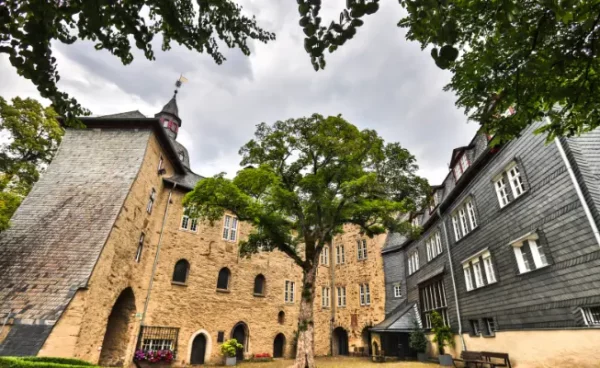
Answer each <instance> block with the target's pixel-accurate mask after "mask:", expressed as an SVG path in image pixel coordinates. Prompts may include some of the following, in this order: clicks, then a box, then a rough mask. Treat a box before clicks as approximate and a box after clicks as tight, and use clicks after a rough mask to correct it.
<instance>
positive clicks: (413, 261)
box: [408, 249, 419, 275]
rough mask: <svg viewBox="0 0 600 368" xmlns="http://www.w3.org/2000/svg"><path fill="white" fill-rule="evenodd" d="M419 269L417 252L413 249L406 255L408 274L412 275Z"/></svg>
mask: <svg viewBox="0 0 600 368" xmlns="http://www.w3.org/2000/svg"><path fill="white" fill-rule="evenodd" d="M418 269H419V250H418V249H415V250H414V251H413V252H412V253H410V254H409V255H408V274H409V275H412V274H413V273H415V272H417V270H418Z"/></svg>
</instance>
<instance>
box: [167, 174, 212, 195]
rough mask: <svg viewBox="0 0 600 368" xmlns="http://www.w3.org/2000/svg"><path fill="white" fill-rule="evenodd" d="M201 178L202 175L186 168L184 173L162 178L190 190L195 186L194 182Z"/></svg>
mask: <svg viewBox="0 0 600 368" xmlns="http://www.w3.org/2000/svg"><path fill="white" fill-rule="evenodd" d="M201 179H204V177H203V176H201V175H198V174H196V173H194V172H193V171H191V170H186V173H185V174H175V175H173V176H171V177H170V178H164V179H163V180H164V181H165V182H167V183H170V184H177V186H178V187H183V188H185V189H189V190H192V189H194V187H195V186H196V183H198V182H199V181H200V180H201Z"/></svg>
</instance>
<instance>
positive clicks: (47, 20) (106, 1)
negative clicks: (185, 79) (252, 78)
mask: <svg viewBox="0 0 600 368" xmlns="http://www.w3.org/2000/svg"><path fill="white" fill-rule="evenodd" d="M158 34H160V35H161V36H162V49H163V50H168V49H170V47H171V42H172V41H175V42H177V43H178V44H180V45H183V46H185V47H187V48H188V49H190V50H195V51H197V52H201V53H202V52H206V53H208V54H209V55H211V56H212V57H213V59H214V60H215V62H216V63H217V64H221V63H222V62H223V60H225V57H224V56H223V54H222V53H221V52H220V51H219V47H218V44H217V41H218V40H220V41H222V42H224V43H225V44H226V45H227V46H228V47H237V48H239V49H240V50H241V51H242V52H243V53H244V54H246V55H249V54H250V48H249V47H248V44H247V41H248V39H249V38H250V39H255V40H259V41H262V42H267V41H269V40H274V39H275V35H274V34H273V33H270V32H266V31H264V30H262V29H261V28H260V27H258V26H257V24H256V20H255V19H254V18H252V17H247V16H244V15H243V14H242V9H241V7H240V6H238V5H236V4H235V2H234V1H231V0H196V1H195V2H194V1H193V0H178V1H170V0H169V1H165V0H128V1H115V0H94V1H91V0H0V54H7V55H8V56H9V60H10V63H11V64H12V65H13V66H14V67H15V68H16V70H17V72H18V73H19V75H21V76H23V77H25V78H27V79H29V80H31V81H32V82H33V84H35V85H36V86H37V88H38V91H39V92H40V95H41V96H42V97H45V98H48V99H50V101H52V103H53V107H54V108H55V110H56V111H57V112H58V113H59V114H60V115H62V116H65V117H67V120H68V121H73V120H72V118H73V117H75V116H81V115H86V114H88V113H89V112H88V111H87V110H86V109H84V108H83V107H82V106H81V105H80V104H79V103H78V102H77V101H76V100H75V99H74V98H71V97H69V96H68V95H67V94H66V93H64V92H61V91H60V90H59V89H58V87H57V86H56V83H57V82H58V80H59V75H58V72H57V70H56V59H55V58H54V57H53V56H52V46H53V43H55V42H57V41H58V42H62V43H65V44H72V43H74V42H75V41H76V40H77V39H82V40H90V41H92V42H94V43H95V47H96V49H97V50H100V49H105V50H108V51H109V52H110V53H112V54H113V55H115V56H117V57H118V58H120V59H121V61H122V62H123V64H129V63H131V61H132V60H133V54H132V53H131V43H132V41H133V42H134V44H135V46H136V47H137V48H138V49H140V50H142V51H143V52H144V56H145V57H146V58H147V59H149V60H153V59H154V51H153V49H152V40H153V38H154V36H156V35H158Z"/></svg>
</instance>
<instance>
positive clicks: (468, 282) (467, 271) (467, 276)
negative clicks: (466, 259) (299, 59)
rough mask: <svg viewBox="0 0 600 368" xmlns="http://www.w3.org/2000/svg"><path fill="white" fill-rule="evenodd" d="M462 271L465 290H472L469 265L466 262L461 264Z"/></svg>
mask: <svg viewBox="0 0 600 368" xmlns="http://www.w3.org/2000/svg"><path fill="white" fill-rule="evenodd" d="M463 272H464V274H465V285H466V287H467V291H471V290H473V276H472V274H471V265H470V264H468V263H465V264H463Z"/></svg>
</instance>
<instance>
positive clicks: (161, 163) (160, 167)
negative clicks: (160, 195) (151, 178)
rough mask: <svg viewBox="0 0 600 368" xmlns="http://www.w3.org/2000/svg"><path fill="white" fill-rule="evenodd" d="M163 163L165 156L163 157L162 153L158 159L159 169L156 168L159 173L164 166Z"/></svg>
mask: <svg viewBox="0 0 600 368" xmlns="http://www.w3.org/2000/svg"><path fill="white" fill-rule="evenodd" d="M163 163H164V160H163V157H162V155H160V159H159V160H158V169H156V171H158V173H159V174H160V173H161V172H160V171H161V170H162V168H163Z"/></svg>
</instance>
